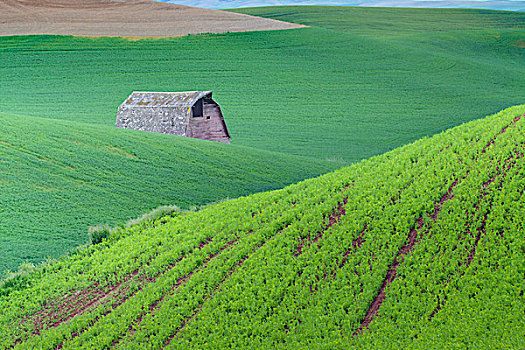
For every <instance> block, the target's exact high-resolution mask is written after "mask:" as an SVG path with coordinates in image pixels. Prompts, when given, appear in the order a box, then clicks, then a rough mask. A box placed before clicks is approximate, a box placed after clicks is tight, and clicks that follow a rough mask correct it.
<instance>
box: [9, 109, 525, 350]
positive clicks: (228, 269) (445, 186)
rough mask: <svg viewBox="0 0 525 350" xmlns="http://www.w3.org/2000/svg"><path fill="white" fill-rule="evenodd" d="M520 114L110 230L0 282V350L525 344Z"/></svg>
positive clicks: (524, 165)
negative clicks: (278, 187) (3, 349)
mask: <svg viewBox="0 0 525 350" xmlns="http://www.w3.org/2000/svg"><path fill="white" fill-rule="evenodd" d="M524 145H525V105H524V106H519V107H513V108H511V109H508V110H505V111H503V112H501V113H498V114H496V115H494V116H491V117H487V118H485V119H482V120H478V121H474V122H470V123H467V124H464V125H461V126H459V127H456V128H454V129H451V130H449V131H446V132H444V133H441V134H439V135H436V136H434V137H432V138H426V139H423V140H420V141H417V142H415V143H414V144H411V145H408V146H405V147H402V148H399V149H396V150H394V151H392V152H389V153H386V154H384V155H382V156H378V157H374V158H371V159H369V160H366V161H362V162H360V163H357V164H355V165H352V166H350V167H347V168H344V169H341V170H338V171H335V172H333V173H330V174H327V175H324V176H321V177H319V178H317V179H312V180H307V181H304V182H301V183H298V184H296V185H292V186H289V187H286V188H284V189H282V190H278V191H273V192H267V193H260V194H256V195H252V196H249V197H245V198H239V199H235V200H231V201H227V202H223V203H220V204H216V205H213V206H210V207H208V208H206V209H204V210H202V211H199V212H195V213H188V214H186V215H183V216H181V217H177V218H169V217H166V218H163V219H160V220H158V221H157V222H156V223H155V224H154V225H153V226H147V225H142V226H136V227H133V228H131V229H129V230H122V231H120V232H117V233H115V234H114V236H112V237H110V239H109V240H107V241H105V242H103V243H101V244H100V245H98V246H92V247H90V248H89V249H86V250H84V251H81V252H79V253H78V254H77V255H74V256H71V257H68V258H64V259H62V260H61V261H60V262H58V263H55V264H52V265H50V266H48V267H46V268H45V269H44V270H40V271H38V272H37V273H34V274H32V275H29V276H27V277H20V278H18V279H15V280H12V281H11V282H10V283H8V284H7V285H5V286H3V287H2V288H0V295H1V297H0V305H1V306H0V329H1V332H0V345H3V346H4V347H10V346H13V345H15V347H14V348H15V349H30V348H34V347H35V346H37V344H38V347H40V348H42V349H55V348H60V349H78V348H122V349H134V348H137V349H143V348H155V349H160V348H166V349H183V348H188V347H189V348H197V349H217V348H250V349H255V348H258V349H260V348H283V349H285V348H286V349H289V348H299V347H307V348H320V347H326V348H340V347H344V348H392V347H395V348H400V347H408V348H444V347H445V348H452V347H459V348H484V347H503V348H505V347H508V348H523V347H525V342H524V339H525V338H524V337H523V329H525V320H524V319H523V317H521V315H523V313H524V312H525V297H524V290H525V283H524V278H523V273H524V271H525V256H524V251H525V240H524V235H523V232H524V230H525V209H524V208H525V196H523V192H524V190H525V158H524V153H525V147H524Z"/></svg>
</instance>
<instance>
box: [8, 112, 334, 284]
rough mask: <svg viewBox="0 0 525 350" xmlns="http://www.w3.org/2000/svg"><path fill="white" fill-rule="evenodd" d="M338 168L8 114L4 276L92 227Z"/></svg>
mask: <svg viewBox="0 0 525 350" xmlns="http://www.w3.org/2000/svg"><path fill="white" fill-rule="evenodd" d="M338 166H340V165H337V163H333V162H332V163H329V162H325V161H317V160H314V159H311V158H305V157H297V156H291V155H286V154H280V153H275V152H268V151H262V150H256V149H251V148H248V147H243V146H235V145H225V144H220V143H216V142H210V141H202V140H195V139H189V138H183V137H173V136H170V135H164V134H154V133H147V132H139V131H135V130H125V129H118V128H115V127H112V126H105V125H95V124H83V123H78V122H71V121H63V120H62V121H61V120H50V119H43V118H34V117H24V116H16V115H6V114H0V167H1V172H0V186H1V189H2V192H1V195H0V220H1V221H0V222H1V224H0V276H1V275H2V272H4V271H5V269H13V268H15V267H16V266H17V265H19V264H20V263H21V262H23V261H29V262H34V263H36V262H40V261H42V260H43V259H44V258H46V257H52V258H56V257H58V256H61V255H63V254H65V253H67V252H69V251H71V250H72V249H73V248H75V247H76V246H78V245H80V244H84V243H85V242H86V241H87V240H88V237H87V228H88V226H89V225H95V224H99V223H110V224H114V223H115V222H122V221H125V220H127V219H129V218H131V217H135V216H137V215H138V214H140V213H142V212H144V211H147V210H150V209H152V208H155V207H157V206H159V205H166V204H177V205H179V206H181V207H183V208H188V207H189V206H192V205H199V204H204V203H208V202H213V201H217V200H221V199H224V198H227V197H238V196H241V195H246V194H250V193H254V192H260V191H266V190H269V189H276V188H281V187H283V186H285V185H288V184H290V183H293V182H297V181H299V180H302V179H305V178H308V177H312V176H316V175H319V174H322V173H324V172H326V171H329V170H330V169H335V168H336V167H338Z"/></svg>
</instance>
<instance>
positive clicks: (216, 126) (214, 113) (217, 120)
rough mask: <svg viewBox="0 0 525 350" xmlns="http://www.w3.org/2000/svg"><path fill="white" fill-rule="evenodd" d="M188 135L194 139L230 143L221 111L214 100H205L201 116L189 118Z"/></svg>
mask: <svg viewBox="0 0 525 350" xmlns="http://www.w3.org/2000/svg"><path fill="white" fill-rule="evenodd" d="M188 136H189V137H194V138H196V139H202V140H211V141H219V142H224V143H230V139H229V137H228V134H227V133H226V130H225V127H224V121H223V117H222V114H221V111H220V109H219V106H218V105H217V104H216V103H215V102H207V101H205V102H204V113H203V116H202V117H192V118H190V124H189V128H188Z"/></svg>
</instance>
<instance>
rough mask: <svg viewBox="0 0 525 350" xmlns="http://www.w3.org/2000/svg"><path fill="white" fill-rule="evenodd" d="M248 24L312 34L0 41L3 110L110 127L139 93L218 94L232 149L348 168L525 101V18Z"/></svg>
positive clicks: (444, 15)
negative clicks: (122, 106)
mask: <svg viewBox="0 0 525 350" xmlns="http://www.w3.org/2000/svg"><path fill="white" fill-rule="evenodd" d="M242 11H243V12H246V13H250V14H258V15H261V16H262V15H264V16H269V17H272V18H276V19H279V18H282V19H285V20H289V21H294V22H297V23H304V24H309V25H311V26H312V27H311V28H302V29H297V30H285V31H271V32H250V33H229V34H224V35H199V36H188V37H181V38H171V39H162V40H138V41H133V42H130V41H129V40H123V39H118V38H99V39H89V38H72V37H42V36H38V37H4V38H0V54H1V55H2V60H0V73H1V74H0V85H1V86H2V91H1V98H0V110H2V111H3V112H5V113H12V114H22V115H32V116H38V117H46V118H51V119H68V120H75V121H82V122H87V123H94V124H104V125H113V124H114V122H115V116H116V112H115V109H116V107H117V106H118V105H119V104H120V103H122V101H124V99H125V98H126V97H127V96H128V95H129V93H130V92H131V91H134V90H141V91H185V90H213V92H214V96H215V97H216V99H217V101H218V102H219V103H220V104H221V108H222V110H223V111H224V115H225V118H226V122H227V123H228V128H229V130H230V132H231V134H232V136H233V138H232V143H233V144H237V145H244V146H249V147H254V148H258V149H265V150H271V151H278V152H285V153H289V154H296V155H303V156H311V157H316V158H319V159H326V158H329V159H341V160H344V161H347V162H353V161H357V160H360V159H363V158H368V157H371V156H373V155H377V154H382V153H384V152H386V151H389V150H391V149H394V148H396V147H399V146H401V145H404V144H406V143H409V142H413V141H415V140H417V139H419V138H421V137H424V136H427V135H433V134H435V133H439V132H441V131H442V130H444V129H447V128H450V127H453V126H455V125H458V124H461V123H463V122H466V121H469V120H472V119H475V118H481V117H483V116H486V115H489V114H492V113H494V112H495V111H498V110H501V109H504V108H506V107H509V106H512V105H516V104H521V103H523V102H524V101H523V91H525V80H524V79H522V77H523V76H525V64H524V54H525V47H523V45H522V44H520V43H522V42H523V41H524V40H525V39H524V38H523V32H524V30H525V13H512V12H497V11H467V10H438V9H436V10H418V9H374V8H347V7H309V6H303V7H278V8H262V9H243V10H242ZM79 67H81V69H79Z"/></svg>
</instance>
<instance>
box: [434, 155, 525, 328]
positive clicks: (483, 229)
mask: <svg viewBox="0 0 525 350" xmlns="http://www.w3.org/2000/svg"><path fill="white" fill-rule="evenodd" d="M522 157H523V154H521V153H519V152H517V151H516V153H515V155H513V156H511V157H510V158H508V159H507V160H506V161H505V165H504V166H503V170H504V172H501V171H499V169H498V172H497V173H496V175H494V176H493V177H492V178H490V179H489V180H488V181H486V182H485V183H483V184H482V185H481V188H482V189H483V191H482V193H481V195H480V197H479V199H478V202H477V203H476V204H475V208H476V210H478V209H479V203H480V202H481V200H482V199H483V198H484V197H486V196H487V195H488V194H489V192H488V190H487V188H488V187H489V185H490V184H491V183H493V182H494V181H495V180H496V178H498V177H499V176H502V178H503V179H504V178H505V177H506V176H507V174H508V172H509V170H510V169H511V168H512V164H515V163H516V160H517V159H520V158H522ZM492 203H493V200H491V201H490V203H489V205H490V206H492ZM491 209H492V208H491V207H490V208H489V209H488V210H487V211H486V212H485V213H484V214H483V219H482V220H481V225H480V227H479V228H478V232H477V234H476V239H475V241H474V244H473V246H472V248H471V250H470V251H469V253H468V255H467V256H468V260H467V263H466V267H465V270H464V271H463V272H462V273H460V274H459V276H458V278H461V277H462V276H463V275H465V273H466V269H467V268H468V267H469V266H470V264H471V263H472V261H473V260H474V257H475V255H476V248H477V246H478V243H479V241H480V239H481V237H482V236H484V235H486V233H487V232H486V224H487V218H488V216H489V214H490V212H491ZM460 265H461V263H460ZM448 283H450V280H447V281H446V282H445V285H444V287H446V286H447V285H448ZM437 299H438V302H437V306H436V307H435V308H434V310H432V312H431V313H430V315H429V317H428V320H429V321H431V320H432V318H433V317H434V316H435V315H436V313H438V312H439V310H441V308H442V306H443V303H444V301H446V295H445V296H444V301H441V299H440V296H439V295H438V296H437Z"/></svg>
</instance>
